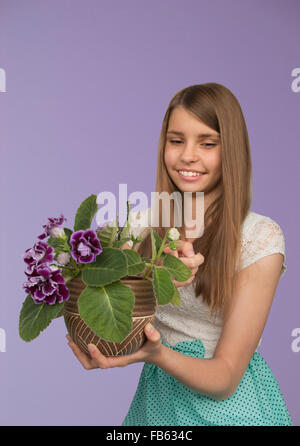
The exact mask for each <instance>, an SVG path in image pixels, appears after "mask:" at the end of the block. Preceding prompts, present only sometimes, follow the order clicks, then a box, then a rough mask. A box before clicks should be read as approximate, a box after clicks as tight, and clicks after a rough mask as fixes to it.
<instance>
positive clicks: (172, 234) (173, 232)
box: [168, 228, 180, 242]
mask: <svg viewBox="0 0 300 446" xmlns="http://www.w3.org/2000/svg"><path fill="white" fill-rule="evenodd" d="M179 237H180V233H179V231H178V229H176V228H171V229H170V230H169V233H168V239H169V240H172V241H174V242H175V241H176V240H179Z"/></svg>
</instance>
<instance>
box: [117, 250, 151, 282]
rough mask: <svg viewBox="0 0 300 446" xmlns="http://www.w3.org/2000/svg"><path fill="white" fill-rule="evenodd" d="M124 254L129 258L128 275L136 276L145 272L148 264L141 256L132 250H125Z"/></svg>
mask: <svg viewBox="0 0 300 446" xmlns="http://www.w3.org/2000/svg"><path fill="white" fill-rule="evenodd" d="M123 252H124V254H125V255H126V257H127V264H128V275H130V276H134V275H135V274H140V273H142V272H143V271H144V269H145V266H146V263H145V262H143V260H142V258H141V256H140V255H139V254H138V253H137V252H135V251H133V250H132V249H123Z"/></svg>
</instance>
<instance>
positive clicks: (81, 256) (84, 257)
mask: <svg viewBox="0 0 300 446" xmlns="http://www.w3.org/2000/svg"><path fill="white" fill-rule="evenodd" d="M70 243H71V246H72V251H71V254H72V257H73V258H74V259H75V260H76V262H80V263H92V262H94V261H95V259H96V256H97V255H98V254H100V253H101V252H102V246H101V244H100V241H99V239H98V237H97V234H96V232H95V231H92V230H91V229H87V230H86V231H82V230H81V231H76V232H73V234H72V235H71V238H70Z"/></svg>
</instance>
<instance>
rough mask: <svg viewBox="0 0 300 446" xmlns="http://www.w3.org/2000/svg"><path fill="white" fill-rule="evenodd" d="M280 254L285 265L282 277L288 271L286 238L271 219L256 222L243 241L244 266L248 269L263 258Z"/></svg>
mask: <svg viewBox="0 0 300 446" xmlns="http://www.w3.org/2000/svg"><path fill="white" fill-rule="evenodd" d="M275 253H280V254H282V255H283V263H282V268H281V273H280V277H282V276H283V274H284V273H285V271H286V264H285V238H284V234H283V232H282V229H281V228H280V226H279V225H278V224H277V223H276V222H275V221H274V220H272V219H271V218H269V217H263V218H261V219H259V220H258V221H256V222H255V223H254V225H253V226H252V227H251V229H250V231H248V234H246V235H244V237H243V241H242V264H241V265H242V266H241V269H243V268H246V267H247V266H249V265H251V264H252V263H254V262H256V261H257V260H259V259H261V258H262V257H265V256H268V255H270V254H275Z"/></svg>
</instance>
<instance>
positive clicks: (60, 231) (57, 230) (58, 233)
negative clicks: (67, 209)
mask: <svg viewBox="0 0 300 446" xmlns="http://www.w3.org/2000/svg"><path fill="white" fill-rule="evenodd" d="M49 234H50V235H52V237H55V238H58V237H62V238H65V237H66V234H65V231H64V228H61V227H60V226H54V227H53V228H52V229H50V230H49Z"/></svg>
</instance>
